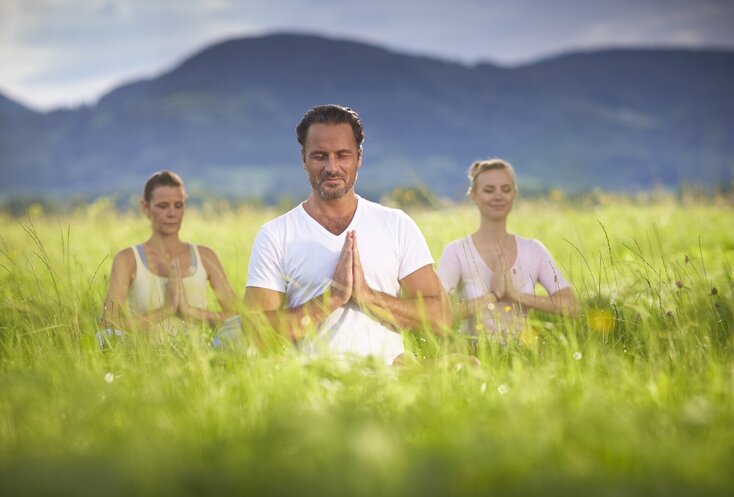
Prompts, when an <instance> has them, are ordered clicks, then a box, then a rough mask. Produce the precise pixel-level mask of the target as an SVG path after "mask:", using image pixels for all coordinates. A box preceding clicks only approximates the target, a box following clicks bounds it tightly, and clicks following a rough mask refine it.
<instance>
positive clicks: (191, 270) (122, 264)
mask: <svg viewBox="0 0 734 497" xmlns="http://www.w3.org/2000/svg"><path fill="white" fill-rule="evenodd" d="M140 203H141V206H142V209H143V212H144V213H145V215H146V216H147V217H148V219H150V223H151V230H152V233H151V236H150V238H149V239H148V240H147V241H145V242H144V243H141V244H138V245H134V246H132V247H127V248H125V249H123V250H121V251H120V252H118V253H117V255H116V256H115V259H114V261H113V263H112V272H111V275H110V284H109V288H108V291H107V298H106V299H105V306H104V314H103V317H102V323H103V326H106V327H108V329H107V330H106V331H107V335H112V334H117V335H119V334H121V333H120V332H118V331H117V330H125V331H133V330H136V331H142V332H147V333H151V334H176V333H178V332H179V331H181V330H183V329H186V328H188V327H189V326H190V325H192V324H198V325H200V324H201V323H202V322H204V323H206V324H207V325H208V326H212V327H214V326H217V325H220V324H222V323H223V322H225V321H228V322H231V321H232V320H233V319H238V316H237V315H236V312H235V310H236V308H237V300H238V299H237V296H236V294H235V292H234V290H233V289H232V286H231V285H230V284H229V281H228V280H227V277H226V275H225V274H224V269H223V268H222V264H221V263H220V262H219V258H218V257H217V255H216V254H215V253H214V251H213V250H212V249H210V248H208V247H205V246H202V245H194V244H190V243H186V242H184V241H182V240H180V239H179V230H180V229H181V223H182V221H183V215H184V210H185V203H186V193H185V190H184V184H183V181H182V180H181V178H180V177H179V176H178V175H177V174H175V173H172V172H170V171H159V172H157V173H155V174H153V175H152V176H151V177H150V178H149V179H148V181H147V183H146V184H145V189H144V193H143V198H142V199H141V201H140ZM208 285H211V287H212V290H214V294H215V295H216V297H217V300H218V301H219V304H220V305H221V307H222V311H211V310H208V309H207V290H208ZM99 338H100V337H99V336H98V339H99ZM104 338H106V337H104ZM100 345H103V342H102V339H100Z"/></svg>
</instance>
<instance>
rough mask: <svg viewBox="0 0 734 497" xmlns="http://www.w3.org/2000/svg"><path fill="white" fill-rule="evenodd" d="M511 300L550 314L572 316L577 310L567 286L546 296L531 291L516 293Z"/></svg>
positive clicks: (571, 292)
mask: <svg viewBox="0 0 734 497" xmlns="http://www.w3.org/2000/svg"><path fill="white" fill-rule="evenodd" d="M512 300H513V302H517V303H518V304H520V305H521V306H523V307H528V308H531V309H537V310H539V311H543V312H549V313H552V314H563V315H567V316H574V315H576V313H577V312H578V306H577V305H576V297H574V295H573V291H572V290H571V289H570V288H568V287H567V288H562V289H560V290H558V291H557V292H555V293H552V294H550V295H549V296H547V297H544V296H541V295H533V294H531V293H518V294H516V295H515V296H513V297H512Z"/></svg>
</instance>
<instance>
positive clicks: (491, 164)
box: [466, 159, 517, 195]
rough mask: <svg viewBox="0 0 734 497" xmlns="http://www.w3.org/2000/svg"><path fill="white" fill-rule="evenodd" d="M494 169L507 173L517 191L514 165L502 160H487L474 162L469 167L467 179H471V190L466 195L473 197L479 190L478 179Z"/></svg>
mask: <svg viewBox="0 0 734 497" xmlns="http://www.w3.org/2000/svg"><path fill="white" fill-rule="evenodd" d="M492 169H500V170H504V171H507V173H508V174H509V175H510V178H512V188H513V189H514V190H515V191H517V178H516V177H515V168H514V167H512V164H510V163H509V162H507V161H504V160H502V159H485V160H478V161H474V163H472V165H471V166H469V172H468V174H467V177H468V178H469V189H468V190H467V191H466V194H467V195H471V194H472V193H474V191H475V190H476V189H477V177H478V176H479V175H480V174H482V173H483V172H484V171H489V170H492Z"/></svg>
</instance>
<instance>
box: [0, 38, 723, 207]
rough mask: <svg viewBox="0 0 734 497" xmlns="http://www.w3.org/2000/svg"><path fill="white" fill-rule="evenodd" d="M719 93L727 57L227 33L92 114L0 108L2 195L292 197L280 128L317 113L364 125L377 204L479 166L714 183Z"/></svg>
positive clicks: (368, 182) (296, 167)
mask: <svg viewBox="0 0 734 497" xmlns="http://www.w3.org/2000/svg"><path fill="white" fill-rule="evenodd" d="M731 88H734V52H728V51H723V50H714V51H701V50H671V49H663V50H651V49H641V50H636V49H629V48H625V49H605V50H601V51H593V52H591V51H585V52H574V53H569V54H563V55H558V56H554V57H552V58H549V59H544V60H541V61H536V62H534V63H531V64H527V65H522V66H516V67H512V68H503V67H501V66H495V65H492V64H486V63H478V64H474V65H469V64H463V63H460V62H453V61H446V60H443V59H433V58H431V57H427V56H411V55H406V54H402V53H400V52H396V51H393V50H388V49H385V48H381V47H378V46H373V45H369V44H365V43H361V42H355V41H349V40H339V39H333V38H326V37H321V36H311V35H302V34H270V35H266V36H262V37H253V38H236V39H231V40H226V41H223V42H219V43H217V44H214V45H211V46H208V47H205V48H203V49H202V50H199V51H198V52H195V53H194V54H192V55H191V56H190V57H187V58H185V59H184V60H182V61H180V62H179V63H178V64H176V65H174V66H173V67H172V68H171V69H170V70H168V71H166V72H163V73H161V74H160V75H158V76H155V77H152V78H149V79H144V80H137V81H131V82H129V83H126V84H123V85H121V86H119V87H117V88H115V89H113V90H112V91H110V92H108V93H107V94H105V95H104V96H103V97H102V98H100V100H99V101H98V102H97V103H96V104H95V105H89V106H82V107H79V108H75V109H59V110H55V111H52V112H49V113H44V114H40V113H35V112H33V111H30V110H29V109H25V108H24V107H23V106H20V105H19V104H16V105H18V106H19V107H20V110H19V109H18V108H14V106H13V105H12V104H13V103H14V102H13V101H12V100H11V99H8V98H6V97H3V96H0V131H2V136H0V149H2V150H3V151H4V153H3V154H2V155H0V171H1V172H2V180H3V181H2V187H0V193H5V194H8V192H24V191H40V192H45V191H60V190H64V191H84V192H100V193H108V192H110V191H118V190H126V189H134V188H136V186H138V185H139V184H141V183H142V181H143V180H144V178H145V177H147V175H148V174H150V172H152V171H154V170H157V169H161V168H170V169H174V170H177V171H179V172H181V173H182V174H183V175H184V178H185V179H187V178H191V179H193V180H194V182H196V183H197V184H200V185H202V186H203V187H206V188H208V189H212V190H215V191H222V192H224V193H228V194H240V195H242V196H264V197H268V198H276V197H277V196H278V195H282V194H289V195H297V194H302V193H304V192H305V188H306V187H307V184H306V181H305V178H304V177H302V176H301V174H300V173H301V171H300V164H299V161H300V157H299V151H298V145H297V144H296V142H295V134H294V127H295V125H296V123H297V122H298V120H299V119H300V117H301V116H302V114H303V112H304V111H305V110H307V109H308V108H309V107H311V106H313V105H317V104H321V103H341V104H345V105H349V106H351V107H353V108H355V109H356V110H357V111H358V112H359V113H360V115H361V116H362V118H363V121H364V123H365V128H366V135H367V140H366V142H365V147H366V148H365V154H366V155H365V165H366V166H368V167H365V168H363V172H362V173H361V175H360V188H364V189H366V190H368V191H370V192H375V194H377V193H379V192H380V191H384V190H385V189H389V188H392V187H395V186H399V185H405V184H409V183H413V182H415V181H420V182H422V183H424V184H425V185H427V186H428V187H429V188H431V189H433V190H435V191H437V192H438V193H440V194H442V195H448V196H453V197H456V196H458V195H460V194H461V192H462V191H463V188H464V186H463V183H464V172H465V170H466V167H467V166H468V164H469V163H470V162H471V161H473V160H475V159H478V158H483V157H489V156H502V157H505V158H507V159H508V160H510V161H511V162H513V163H514V164H515V165H516V167H517V169H518V173H519V175H520V178H521V180H522V181H524V182H525V183H526V185H527V186H528V187H529V188H530V189H533V188H548V187H561V188H565V189H582V188H591V187H603V188H609V189H630V188H632V189H635V188H648V187H650V186H653V185H656V184H663V185H666V186H672V187H675V186H676V185H679V184H681V183H682V182H700V183H703V184H708V185H712V184H722V183H723V184H726V183H728V182H731V178H732V168H733V167H734V144H733V143H732V141H733V140H730V139H728V138H727V137H731V136H734V117H732V116H734V98H732V97H734V92H733V91H732V89H731ZM6 101H7V103H6ZM13 109H15V110H13ZM23 110H25V111H27V112H23ZM694 163H695V164H696V168H695V170H692V169H693V168H691V167H686V164H694ZM238 184H240V185H241V186H238ZM521 186H522V185H521Z"/></svg>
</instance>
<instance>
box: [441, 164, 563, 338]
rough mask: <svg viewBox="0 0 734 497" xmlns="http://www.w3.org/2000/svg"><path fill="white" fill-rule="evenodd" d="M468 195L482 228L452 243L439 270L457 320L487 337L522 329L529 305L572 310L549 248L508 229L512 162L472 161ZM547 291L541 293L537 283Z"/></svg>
mask: <svg viewBox="0 0 734 497" xmlns="http://www.w3.org/2000/svg"><path fill="white" fill-rule="evenodd" d="M469 180H470V182H471V183H470V186H469V190H468V192H467V195H468V196H469V197H470V198H471V200H472V201H473V202H474V203H475V204H476V206H477V209H478V210H479V217H480V220H479V229H478V230H477V231H476V232H475V233H473V234H471V235H468V236H466V237H464V238H461V239H459V240H454V241H453V242H451V243H449V244H448V245H447V246H446V248H445V249H444V251H443V254H442V255H441V258H440V259H439V261H438V275H439V277H440V278H441V281H442V283H443V285H444V287H445V288H446V291H447V292H448V293H449V294H450V295H452V296H453V297H454V298H453V299H452V310H453V314H454V318H455V319H460V320H463V327H464V331H466V332H468V333H470V334H472V335H475V334H477V331H478V330H485V331H486V332H488V333H489V336H495V337H496V336H498V335H499V336H500V338H501V339H502V340H504V338H505V337H506V336H507V335H508V334H513V333H515V334H516V333H519V332H521V331H522V330H523V329H524V328H525V324H526V323H525V315H526V313H527V311H528V310H529V309H538V310H541V311H544V312H550V313H555V314H574V313H575V312H576V300H575V297H574V295H573V292H572V290H571V288H570V286H569V284H568V282H567V281H566V280H565V279H564V277H563V275H562V274H561V272H560V270H559V268H558V266H557V265H556V263H555V261H554V260H553V257H552V256H551V254H550V252H549V251H548V249H546V248H545V246H544V245H543V244H542V243H541V242H539V241H538V240H534V239H530V238H524V237H521V236H519V235H514V234H512V233H508V232H507V217H508V215H509V214H510V211H511V210H512V206H513V203H514V201H515V198H516V196H517V184H516V179H515V170H514V169H513V167H512V166H511V165H510V164H509V163H507V162H505V161H503V160H500V159H491V160H483V161H476V162H474V163H473V164H472V165H471V167H470V168H469ZM537 283H540V285H541V286H542V287H543V288H544V289H545V290H546V292H547V293H548V295H547V296H545V295H538V294H536V292H535V285H536V284H537Z"/></svg>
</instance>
